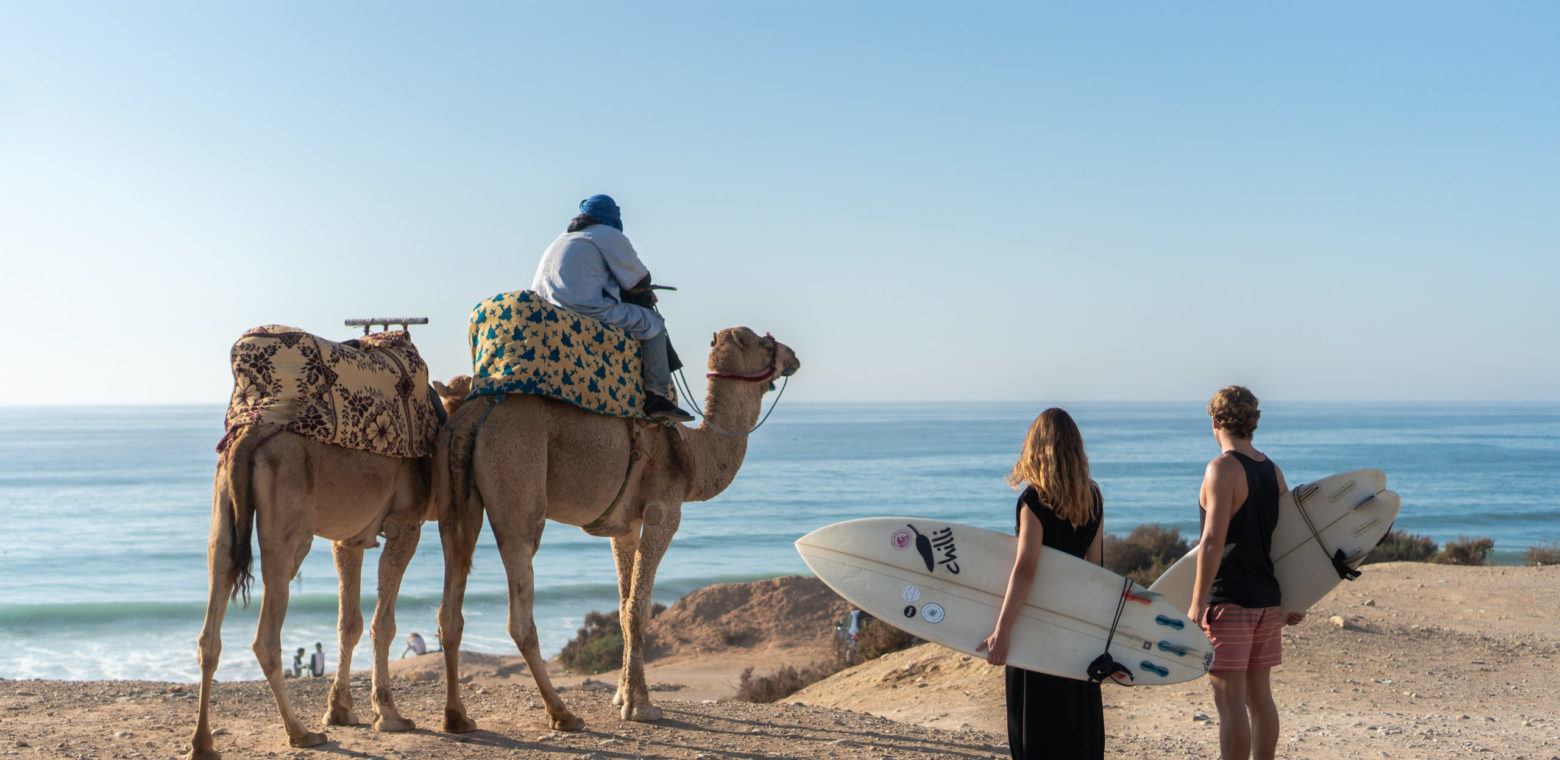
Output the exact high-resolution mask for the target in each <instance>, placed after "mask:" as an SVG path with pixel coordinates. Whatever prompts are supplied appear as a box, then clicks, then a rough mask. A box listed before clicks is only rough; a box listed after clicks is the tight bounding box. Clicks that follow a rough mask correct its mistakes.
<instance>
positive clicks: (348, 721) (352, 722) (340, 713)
mask: <svg viewBox="0 0 1560 760" xmlns="http://www.w3.org/2000/svg"><path fill="white" fill-rule="evenodd" d="M325 725H327V726H356V725H358V719H357V716H356V715H354V714H353V713H352V711H351V710H340V709H336V710H331V711H330V712H327V713H325Z"/></svg>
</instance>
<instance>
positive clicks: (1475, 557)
mask: <svg viewBox="0 0 1560 760" xmlns="http://www.w3.org/2000/svg"><path fill="white" fill-rule="evenodd" d="M1494 549H1495V539H1492V538H1468V537H1467V536H1458V537H1457V540H1456V541H1447V542H1446V546H1445V547H1444V548H1442V549H1441V553H1440V554H1437V555H1435V557H1434V559H1432V560H1431V561H1432V562H1436V563H1439V564H1442V565H1482V564H1484V562H1485V560H1487V559H1489V556H1490V552H1491V551H1493V550H1494Z"/></svg>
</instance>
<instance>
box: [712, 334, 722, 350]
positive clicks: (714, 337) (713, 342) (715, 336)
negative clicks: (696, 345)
mask: <svg viewBox="0 0 1560 760" xmlns="http://www.w3.org/2000/svg"><path fill="white" fill-rule="evenodd" d="M717 340H720V333H718V332H712V333H710V348H714V347H715V341H717Z"/></svg>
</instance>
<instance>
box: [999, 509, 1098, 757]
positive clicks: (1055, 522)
mask: <svg viewBox="0 0 1560 760" xmlns="http://www.w3.org/2000/svg"><path fill="white" fill-rule="evenodd" d="M1090 485H1093V491H1094V515H1093V516H1092V517H1090V518H1089V520H1088V522H1086V523H1084V524H1083V525H1082V526H1080V527H1077V528H1074V527H1073V526H1072V524H1071V523H1068V522H1067V521H1066V520H1063V519H1061V518H1060V517H1057V516H1056V513H1055V512H1052V511H1051V509H1050V508H1049V507H1046V506H1044V505H1042V504H1041V503H1040V497H1039V494H1038V493H1037V492H1036V491H1035V489H1034V488H1033V487H1031V488H1028V489H1025V490H1024V493H1023V494H1022V495H1020V496H1019V497H1018V509H1028V510H1030V511H1031V512H1034V514H1035V517H1037V518H1039V520H1040V527H1041V528H1042V530H1043V534H1044V535H1043V536H1042V539H1043V540H1042V543H1043V544H1044V545H1046V546H1049V547H1051V548H1053V549H1060V550H1062V551H1064V552H1067V553H1068V554H1071V555H1073V556H1075V557H1082V556H1083V555H1084V554H1085V553H1086V552H1088V550H1089V545H1090V544H1091V543H1093V541H1094V534H1095V533H1097V532H1098V531H1099V529H1100V518H1101V515H1102V514H1103V503H1102V499H1101V497H1100V490H1099V486H1098V485H1094V484H1092V483H1091V484H1090ZM1035 582H1036V583H1044V582H1045V579H1044V578H1036V579H1035ZM1007 722H1008V746H1009V747H1010V748H1011V749H1012V751H1013V758H1014V760H1033V758H1068V759H1069V760H1071V759H1072V758H1103V757H1104V756H1105V711H1104V707H1103V706H1102V704H1101V702H1100V685H1099V684H1097V683H1090V682H1088V681H1078V680H1074V679H1071V678H1062V677H1061V676H1053V675H1047V674H1045V673H1036V672H1034V671H1030V670H1023V669H1021V668H1015V667H1013V666H1011V665H1009V666H1008V668H1007Z"/></svg>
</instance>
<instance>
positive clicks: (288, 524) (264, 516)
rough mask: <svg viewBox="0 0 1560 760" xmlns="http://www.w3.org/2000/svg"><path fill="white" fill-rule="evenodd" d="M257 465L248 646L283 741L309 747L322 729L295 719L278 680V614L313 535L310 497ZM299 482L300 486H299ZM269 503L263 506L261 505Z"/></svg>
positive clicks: (282, 613) (320, 737) (283, 614)
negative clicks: (258, 587)
mask: <svg viewBox="0 0 1560 760" xmlns="http://www.w3.org/2000/svg"><path fill="white" fill-rule="evenodd" d="M261 469H262V468H260V467H257V468H256V470H257V472H256V477H255V481H254V489H255V495H256V499H255V503H256V505H257V508H256V510H255V516H256V518H257V522H258V523H259V524H258V526H257V527H258V531H257V532H258V533H259V537H260V570H261V581H262V582H263V583H264V584H265V590H264V595H263V596H262V597H261V600H260V624H259V625H258V626H256V628H255V641H254V644H253V645H252V646H251V647H250V648H251V649H253V650H254V653H255V659H257V660H259V661H260V670H261V671H262V672H263V673H265V680H266V681H267V682H268V683H269V684H270V686H271V695H272V696H273V697H275V698H276V709H277V711H278V712H280V713H281V714H282V727H283V728H284V729H286V731H287V743H288V744H291V745H292V746H294V747H313V746H316V745H319V744H323V743H324V742H325V734H323V733H318V732H314V731H309V730H307V729H305V728H304V727H303V723H302V722H301V721H299V720H298V716H297V714H295V713H294V712H293V709H292V705H291V704H290V703H289V702H288V699H287V685H286V682H285V681H283V680H282V620H283V619H284V618H285V617H286V616H287V599H288V596H289V591H290V589H289V588H288V584H289V583H291V582H292V579H293V578H294V577H295V576H296V575H297V574H298V566H299V565H302V564H303V558H304V557H305V556H307V555H308V553H309V544H310V542H312V541H313V539H314V520H313V514H314V511H313V504H312V499H310V498H309V496H308V495H307V494H305V493H287V494H284V493H283V492H285V491H287V490H291V489H288V488H287V486H288V485H291V484H284V483H281V482H278V481H279V480H281V479H280V478H276V477H274V475H273V476H271V477H260V472H259V470H261ZM300 488H301V486H300ZM267 506H269V507H271V509H266V508H265V507H267Z"/></svg>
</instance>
